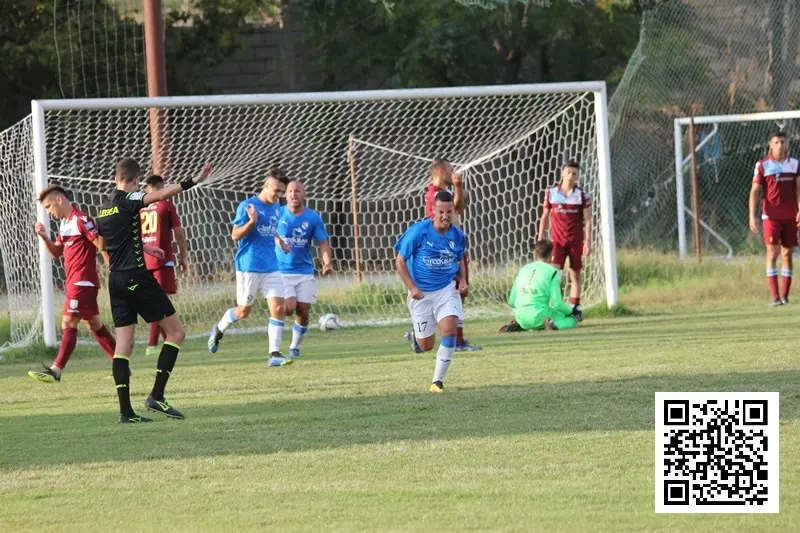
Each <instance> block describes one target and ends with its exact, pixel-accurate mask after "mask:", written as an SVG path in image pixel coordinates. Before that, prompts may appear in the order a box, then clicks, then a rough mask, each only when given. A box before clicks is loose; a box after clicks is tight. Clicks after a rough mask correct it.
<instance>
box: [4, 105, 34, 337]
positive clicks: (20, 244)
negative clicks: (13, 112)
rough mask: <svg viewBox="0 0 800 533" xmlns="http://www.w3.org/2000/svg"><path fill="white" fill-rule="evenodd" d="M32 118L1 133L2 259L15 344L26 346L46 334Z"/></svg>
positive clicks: (7, 305) (7, 304)
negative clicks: (42, 313)
mask: <svg viewBox="0 0 800 533" xmlns="http://www.w3.org/2000/svg"><path fill="white" fill-rule="evenodd" d="M33 184H34V181H33V135H32V131H31V118H30V117H27V118H25V119H24V120H22V121H20V122H18V123H16V124H15V125H13V126H12V127H10V128H8V129H7V130H5V131H3V132H0V224H1V226H0V227H2V228H3V230H2V231H0V253H2V258H3V270H4V272H5V289H6V290H5V291H4V292H5V294H6V298H7V302H6V306H4V309H8V312H9V315H10V316H9V318H10V321H11V341H12V343H14V344H28V343H30V342H31V341H32V340H33V339H34V338H36V337H37V336H40V335H41V333H42V328H41V324H40V321H39V318H40V310H41V305H40V294H39V267H38V265H37V263H38V261H39V246H38V243H37V242H36V240H35V239H31V235H33V234H32V228H33V225H34V224H35V223H36V208H35V206H36V204H35V199H36V194H35V192H34V185H33Z"/></svg>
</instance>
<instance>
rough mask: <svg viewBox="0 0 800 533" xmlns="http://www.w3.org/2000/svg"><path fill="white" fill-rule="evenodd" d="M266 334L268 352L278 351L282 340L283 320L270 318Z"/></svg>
mask: <svg viewBox="0 0 800 533" xmlns="http://www.w3.org/2000/svg"><path fill="white" fill-rule="evenodd" d="M267 336H268V337H269V353H272V352H280V351H281V342H282V341H283V321H282V320H277V319H275V318H270V319H269V326H268V327H267Z"/></svg>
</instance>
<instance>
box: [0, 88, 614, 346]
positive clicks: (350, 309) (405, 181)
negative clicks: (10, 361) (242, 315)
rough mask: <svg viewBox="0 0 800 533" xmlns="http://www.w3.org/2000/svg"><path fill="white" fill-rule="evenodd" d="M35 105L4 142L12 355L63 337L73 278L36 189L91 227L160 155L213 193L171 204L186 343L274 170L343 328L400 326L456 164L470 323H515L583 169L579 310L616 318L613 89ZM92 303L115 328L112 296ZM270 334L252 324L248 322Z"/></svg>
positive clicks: (227, 281) (216, 305)
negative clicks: (54, 255) (301, 206)
mask: <svg viewBox="0 0 800 533" xmlns="http://www.w3.org/2000/svg"><path fill="white" fill-rule="evenodd" d="M31 107H32V113H31V116H30V117H28V118H27V119H25V120H23V121H22V122H20V123H18V124H17V125H15V126H13V127H12V128H10V129H9V130H7V131H5V132H2V133H0V203H1V204H2V208H3V209H2V212H3V213H4V215H3V216H5V217H6V221H5V222H10V221H12V220H13V223H12V224H11V225H8V224H7V223H6V224H4V225H3V226H2V227H1V228H0V251H2V259H3V266H4V270H5V280H6V288H7V292H8V302H9V303H8V305H9V310H10V314H11V322H12V325H11V328H12V341H13V344H15V345H25V344H29V343H31V342H34V341H37V340H43V341H44V342H45V343H46V344H48V345H54V344H55V343H56V342H57V339H58V332H57V328H56V326H57V321H56V318H57V317H58V316H59V315H60V313H61V306H62V304H63V298H64V296H63V294H64V287H63V283H64V272H63V268H62V267H61V265H60V261H56V262H53V261H51V258H50V256H49V255H48V254H47V251H46V249H45V248H44V246H43V245H42V244H41V243H39V242H38V241H39V239H38V238H37V237H36V236H35V235H34V232H33V226H34V223H35V222H36V221H40V222H42V223H44V224H45V225H46V226H48V227H52V228H53V229H55V228H54V226H51V221H50V220H49V219H48V217H47V214H46V213H45V212H44V210H43V209H42V208H41V207H40V206H38V205H37V202H36V197H37V195H38V191H40V190H42V188H44V187H46V186H47V185H48V184H52V183H58V184H60V185H61V186H63V187H64V188H65V189H67V190H68V191H69V192H70V194H71V196H72V198H71V199H72V200H73V202H75V203H76V204H78V205H79V206H80V207H81V208H82V209H84V210H85V211H87V212H88V213H89V214H90V215H92V216H95V215H96V212H97V208H98V206H99V204H100V203H101V202H102V200H103V198H104V197H106V196H107V195H108V194H109V193H110V192H111V191H112V190H113V187H114V184H113V170H114V166H115V164H116V161H117V160H118V159H119V158H121V157H124V156H129V157H133V158H135V159H137V160H138V161H139V162H140V164H141V165H142V168H143V169H150V168H151V165H152V162H153V154H152V149H153V148H154V144H155V145H157V146H158V150H159V158H160V161H162V162H165V163H164V168H163V169H162V174H163V175H164V176H165V178H166V179H167V180H168V181H178V180H182V179H185V178H186V177H189V176H193V175H194V174H195V173H196V172H197V171H198V170H199V169H200V167H201V166H202V164H203V163H204V162H206V161H213V162H214V163H215V167H216V168H215V173H214V175H213V177H212V179H211V180H210V181H209V182H208V183H206V184H203V185H202V186H200V187H195V188H194V189H192V190H190V191H188V192H187V193H185V194H184V195H181V196H179V197H177V199H176V200H175V203H176V206H177V209H178V213H179V215H180V216H181V218H182V222H183V225H184V227H185V229H186V233H187V237H188V248H189V263H190V269H189V272H188V273H187V274H185V275H181V276H179V293H178V294H177V295H175V296H174V298H173V301H174V302H175V305H176V308H177V309H178V311H179V313H181V315H182V318H183V320H184V323H185V324H186V327H187V330H188V331H189V332H190V333H194V334H196V335H200V334H204V333H205V332H207V331H208V328H209V327H210V326H211V324H212V322H214V321H216V319H217V318H218V317H219V316H218V315H219V314H220V313H221V312H222V311H224V309H226V308H227V307H230V305H231V303H232V302H233V300H234V297H235V288H234V281H233V280H234V272H233V254H234V244H233V242H232V241H231V239H230V222H231V220H232V218H233V212H234V209H235V207H236V205H237V204H238V203H239V202H240V201H241V200H243V199H244V198H246V197H248V196H250V195H252V194H254V193H256V192H257V191H258V190H259V189H260V186H261V184H262V183H263V181H264V178H265V175H266V171H267V170H268V169H269V168H270V167H271V166H273V165H275V164H278V165H280V166H281V167H282V168H283V169H284V170H285V171H286V173H287V175H288V176H289V177H290V178H291V179H300V180H302V181H304V182H305V184H306V186H307V189H308V196H309V200H308V206H309V207H311V208H313V209H316V210H317V211H319V212H320V213H321V214H322V217H323V220H324V221H325V223H326V226H327V229H328V233H329V234H330V238H331V245H332V247H333V250H334V261H333V267H334V272H335V274H334V275H333V276H331V277H329V278H324V279H320V281H319V298H318V302H317V304H316V305H315V309H314V310H315V313H316V314H317V315H319V314H322V313H328V312H331V313H335V314H337V315H338V316H339V317H340V319H341V321H342V322H343V323H344V324H345V325H369V324H385V323H403V322H404V321H407V320H408V317H407V315H408V311H407V309H406V291H405V289H404V287H403V286H402V283H401V282H400V280H399V278H397V276H396V274H395V272H394V251H393V248H392V247H393V245H394V242H395V240H396V239H397V237H398V236H399V235H400V234H401V233H402V232H403V231H405V229H406V228H407V227H408V226H409V225H410V224H411V223H413V222H415V221H417V220H419V219H421V218H423V217H424V200H423V195H424V190H425V187H426V185H427V183H428V182H429V173H428V172H429V166H430V162H431V160H432V159H434V158H436V157H445V158H447V159H449V160H451V161H453V163H454V166H455V168H456V170H457V171H458V172H459V173H461V175H462V176H463V178H464V182H465V185H466V188H467V190H468V192H469V194H470V204H469V205H468V207H467V210H466V213H465V215H464V216H463V217H462V224H463V228H464V230H465V232H466V233H467V236H468V238H469V253H470V296H469V300H468V302H467V305H466V306H465V313H466V317H467V318H468V319H469V318H472V317H477V316H486V315H498V314H507V313H508V307H507V305H506V300H507V297H508V291H509V289H510V285H511V282H512V281H513V276H514V274H515V272H516V270H517V268H518V267H519V266H520V265H521V264H524V263H526V262H528V261H531V260H532V249H533V244H534V240H535V238H536V231H537V228H538V221H539V216H540V214H541V209H542V202H543V199H544V191H545V188H546V187H547V186H549V185H554V184H556V183H557V182H558V181H559V179H560V175H559V170H560V168H561V166H562V165H563V164H564V163H565V162H566V161H567V160H568V159H576V160H578V161H579V162H580V164H581V186H583V187H584V188H585V189H586V190H587V191H588V192H589V193H590V194H591V195H592V197H593V198H594V207H593V209H592V213H593V215H592V218H593V224H592V226H593V229H592V242H593V252H592V255H591V256H590V257H589V258H587V260H586V261H585V267H584V276H583V278H584V282H583V286H584V295H583V300H584V303H585V304H586V305H593V304H600V303H602V302H605V303H607V304H608V305H609V306H613V305H616V304H617V303H618V291H617V272H616V257H615V248H614V220H613V205H612V190H611V175H610V160H609V130H608V118H607V103H606V86H605V83H604V82H582V83H558V84H538V85H513V86H487V87H459V88H437V89H408V90H389V91H356V92H331V93H304V94H301V93H296V94H260V95H215V96H191V97H164V98H118V99H79V100H43V101H34V102H32V104H31ZM156 135H157V137H155V136H156ZM154 137H155V139H156V142H155V143H154V142H153V139H154ZM145 172H147V173H149V170H147V171H145ZM98 259H99V256H98ZM99 270H100V272H101V278H103V277H104V276H105V272H104V271H105V269H104V268H103V266H102V265H100V266H99ZM99 300H100V302H99V303H100V307H101V314H103V316H104V318H106V319H107V320H108V319H109V318H110V317H109V316H108V315H109V313H108V297H107V295H106V293H105V292H104V291H101V293H100V297H99ZM264 309H265V308H264ZM262 311H263V309H262ZM262 319H263V320H262ZM265 324H266V317H265V315H263V314H258V313H254V314H253V315H252V317H251V318H250V319H249V320H247V321H245V326H250V327H251V328H253V327H259V326H264V328H265ZM82 334H83V333H82Z"/></svg>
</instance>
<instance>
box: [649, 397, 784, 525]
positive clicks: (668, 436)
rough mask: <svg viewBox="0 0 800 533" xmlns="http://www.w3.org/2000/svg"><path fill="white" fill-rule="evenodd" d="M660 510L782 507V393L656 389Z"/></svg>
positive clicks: (765, 509) (758, 510) (763, 510)
mask: <svg viewBox="0 0 800 533" xmlns="http://www.w3.org/2000/svg"><path fill="white" fill-rule="evenodd" d="M655 410H656V413H655V415H656V435H655V445H656V449H655V452H656V465H655V466H656V475H655V479H656V486H655V495H656V501H655V504H656V505H655V507H656V512H657V513H777V512H778V421H779V420H778V393H777V392H657V393H656V404H655Z"/></svg>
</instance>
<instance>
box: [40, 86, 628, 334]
mask: <svg viewBox="0 0 800 533" xmlns="http://www.w3.org/2000/svg"><path fill="white" fill-rule="evenodd" d="M568 92H569V93H581V92H582V93H592V94H593V95H594V112H595V132H594V133H595V142H596V150H597V164H598V170H597V171H598V187H599V198H598V199H597V200H598V201H597V204H598V205H599V208H600V226H601V228H600V231H601V235H602V239H603V262H604V264H603V271H604V278H605V293H606V303H607V305H608V306H609V307H613V306H615V305H617V304H618V303H619V291H618V287H617V267H616V247H615V241H614V209H613V197H612V186H611V155H610V147H609V141H610V139H609V126H608V98H607V91H606V83H605V82H604V81H590V82H570V83H545V84H521V85H489V86H474V87H442V88H431V89H393V90H374V91H343V92H314V93H284V94H246V95H209V96H172V97H154V98H150V97H139V98H96V99H95V98H79V99H67V100H32V101H31V117H32V133H33V154H34V175H33V179H34V189H35V191H36V194H37V195H38V193H39V192H41V191H42V190H43V189H44V188H45V187H47V183H48V175H47V145H46V132H45V113H46V112H47V111H70V110H109V109H123V108H139V109H144V108H180V107H198V106H205V107H209V106H214V107H216V106H237V105H238V106H246V105H265V104H266V105H269V104H306V103H334V102H356V101H359V102H361V101H381V100H416V99H423V98H425V99H428V98H468V97H488V96H518V95H532V94H552V93H568ZM36 219H37V221H38V222H41V223H43V224H44V225H45V227H49V224H50V219H49V216H48V215H47V212H46V211H45V210H44V208H43V207H42V206H41V205H38V206H37V210H36ZM39 279H40V286H41V293H42V302H41V311H42V327H43V338H44V342H45V344H47V345H48V346H55V345H56V344H57V336H56V321H55V315H54V313H53V309H54V289H53V276H52V260H51V257H50V254H49V253H48V251H47V248H46V247H45V245H44V242H42V241H41V240H40V241H39Z"/></svg>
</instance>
